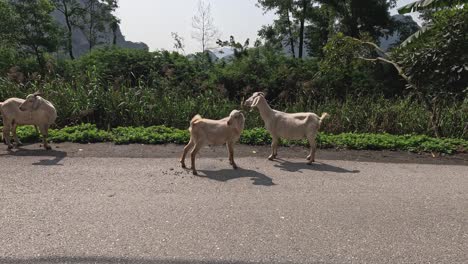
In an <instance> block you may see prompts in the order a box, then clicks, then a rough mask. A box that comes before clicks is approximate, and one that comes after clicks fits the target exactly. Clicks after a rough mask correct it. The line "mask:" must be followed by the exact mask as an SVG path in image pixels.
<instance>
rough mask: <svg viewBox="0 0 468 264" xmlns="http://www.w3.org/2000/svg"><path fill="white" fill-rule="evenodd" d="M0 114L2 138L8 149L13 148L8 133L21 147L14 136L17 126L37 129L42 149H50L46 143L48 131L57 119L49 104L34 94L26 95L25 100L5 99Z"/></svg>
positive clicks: (1, 104)
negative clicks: (42, 141) (40, 135)
mask: <svg viewBox="0 0 468 264" xmlns="http://www.w3.org/2000/svg"><path fill="white" fill-rule="evenodd" d="M0 112H1V114H2V119H3V138H4V140H5V143H6V144H7V145H8V148H9V149H11V148H13V145H12V144H11V140H10V132H12V133H13V137H14V140H15V142H16V143H17V144H18V145H21V142H20V141H19V139H18V136H17V135H16V127H17V126H18V125H34V126H37V127H39V130H40V132H41V134H42V136H43V140H44V148H46V149H50V146H49V145H48V143H47V135H48V129H49V126H50V125H52V124H53V123H54V122H55V119H56V118H57V111H56V110H55V107H54V106H53V105H52V103H51V102H49V101H47V100H46V99H44V98H42V97H40V96H39V95H38V93H35V94H30V95H28V96H27V97H26V100H24V99H20V98H10V99H7V100H6V101H4V102H3V103H0ZM36 129H37V128H36Z"/></svg>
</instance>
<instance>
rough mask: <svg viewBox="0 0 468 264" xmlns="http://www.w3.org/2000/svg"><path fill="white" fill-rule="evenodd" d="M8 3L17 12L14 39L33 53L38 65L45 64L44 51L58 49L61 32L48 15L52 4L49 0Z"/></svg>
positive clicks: (22, 0)
mask: <svg viewBox="0 0 468 264" xmlns="http://www.w3.org/2000/svg"><path fill="white" fill-rule="evenodd" d="M10 4H11V6H12V8H13V10H14V12H15V13H16V14H17V16H18V19H19V21H20V22H19V23H17V24H16V25H12V27H13V28H15V29H16V32H15V33H16V34H15V41H16V42H17V43H18V45H19V46H21V47H23V49H24V51H25V52H27V53H29V54H33V55H34V56H35V57H36V59H37V62H38V64H39V65H41V66H45V59H44V53H45V52H55V51H57V50H58V48H59V45H60V41H61V37H62V32H61V30H60V28H59V26H58V24H57V23H56V22H55V21H54V20H53V18H52V17H51V16H50V13H51V12H52V11H53V10H54V5H53V4H52V3H51V2H50V1H49V0H37V1H30V0H16V1H10Z"/></svg>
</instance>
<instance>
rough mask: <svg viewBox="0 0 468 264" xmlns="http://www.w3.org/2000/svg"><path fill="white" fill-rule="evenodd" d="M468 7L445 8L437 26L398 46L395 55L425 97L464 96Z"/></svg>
mask: <svg viewBox="0 0 468 264" xmlns="http://www.w3.org/2000/svg"><path fill="white" fill-rule="evenodd" d="M466 21H468V6H465V7H464V8H461V9H447V10H442V11H440V12H438V13H436V14H435V15H434V19H433V26H432V27H431V29H429V30H427V31H426V32H424V33H423V34H422V35H421V36H420V37H419V38H418V39H417V40H414V41H413V42H412V43H410V44H409V45H407V46H405V47H403V48H400V49H398V50H397V51H396V52H395V55H394V56H395V58H396V59H397V61H398V63H399V64H400V65H401V66H402V68H403V69H404V71H405V73H406V75H408V77H409V78H410V80H411V82H412V84H414V85H415V86H416V87H413V88H414V89H416V91H417V92H418V93H420V94H421V95H422V96H423V97H424V98H425V100H427V101H433V100H434V99H435V98H447V97H462V99H463V98H464V97H465V96H466V95H467V92H468V90H467V88H468V87H467V86H466V84H467V83H468V46H467V45H466V43H468V37H467V36H468V35H467V33H468V24H467V23H466Z"/></svg>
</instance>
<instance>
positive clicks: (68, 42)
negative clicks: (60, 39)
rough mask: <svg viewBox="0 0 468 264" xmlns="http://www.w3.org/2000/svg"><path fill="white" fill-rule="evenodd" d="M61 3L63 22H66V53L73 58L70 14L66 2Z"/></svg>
mask: <svg viewBox="0 0 468 264" xmlns="http://www.w3.org/2000/svg"><path fill="white" fill-rule="evenodd" d="M62 5H63V7H64V12H63V15H64V16H65V22H66V24H67V29H68V33H67V49H68V54H69V55H70V59H72V60H74V59H75V56H74V55H73V43H72V34H73V33H72V30H73V29H72V26H71V23H70V16H69V15H70V14H68V8H67V4H66V3H65V1H62Z"/></svg>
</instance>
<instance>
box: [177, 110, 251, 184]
mask: <svg viewBox="0 0 468 264" xmlns="http://www.w3.org/2000/svg"><path fill="white" fill-rule="evenodd" d="M244 123H245V118H244V115H243V114H242V113H241V111H239V110H232V111H231V113H230V114H229V116H228V117H225V118H223V119H220V120H212V119H205V118H202V117H201V116H200V115H196V116H194V117H193V118H192V120H191V121H190V128H189V131H190V141H189V143H188V144H187V145H186V146H185V148H184V153H183V154H182V157H181V159H180V163H181V164H182V167H183V168H185V156H186V155H187V152H188V151H189V150H191V154H190V157H191V165H192V171H193V174H195V175H196V174H197V170H196V168H195V155H196V154H197V152H198V151H199V150H200V149H201V148H202V147H203V146H206V145H223V144H226V145H227V147H228V151H229V162H230V164H231V165H232V166H233V167H234V169H235V168H237V165H236V163H235V162H234V149H233V147H234V143H235V142H236V141H237V140H239V137H240V134H241V132H242V130H243V129H244Z"/></svg>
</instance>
